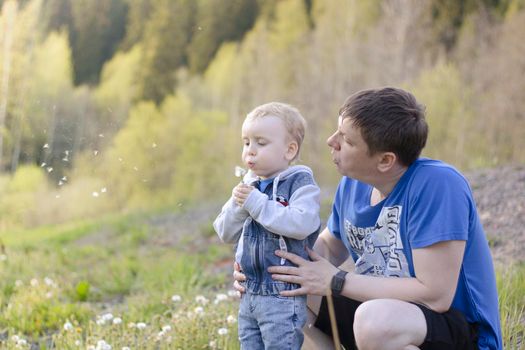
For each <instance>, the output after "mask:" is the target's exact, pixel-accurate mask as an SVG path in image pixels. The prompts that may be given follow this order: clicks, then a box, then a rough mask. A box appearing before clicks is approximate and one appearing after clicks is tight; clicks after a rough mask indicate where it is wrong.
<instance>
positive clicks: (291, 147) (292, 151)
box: [285, 141, 299, 162]
mask: <svg viewBox="0 0 525 350" xmlns="http://www.w3.org/2000/svg"><path fill="white" fill-rule="evenodd" d="M298 151H299V146H298V145H297V142H295V141H291V142H288V149H287V150H286V154H285V158H286V160H288V161H289V162H291V161H292V160H293V159H294V158H295V156H296V155H297V152H298Z"/></svg>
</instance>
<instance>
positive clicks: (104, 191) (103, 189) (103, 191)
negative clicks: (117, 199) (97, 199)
mask: <svg viewBox="0 0 525 350" xmlns="http://www.w3.org/2000/svg"><path fill="white" fill-rule="evenodd" d="M107 191H108V190H107V189H106V188H105V187H102V188H101V189H100V192H102V193H106V192H107Z"/></svg>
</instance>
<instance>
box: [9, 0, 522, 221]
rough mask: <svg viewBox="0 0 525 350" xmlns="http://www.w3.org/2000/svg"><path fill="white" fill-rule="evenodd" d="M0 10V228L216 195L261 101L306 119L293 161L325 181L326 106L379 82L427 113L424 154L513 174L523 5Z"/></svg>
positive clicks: (305, 1)
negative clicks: (506, 168)
mask: <svg viewBox="0 0 525 350" xmlns="http://www.w3.org/2000/svg"><path fill="white" fill-rule="evenodd" d="M0 6H1V17H0V26H1V28H2V30H1V33H0V43H1V45H0V231H5V230H13V229H22V228H32V227H38V226H41V225H49V224H58V223H64V222H68V221H72V220H79V219H83V218H89V217H97V216H99V215H103V214H107V213H118V212H132V211H136V210H157V209H160V208H169V207H177V206H180V205H183V204H184V205H185V204H189V205H191V204H196V203H199V202H200V201H204V200H209V199H213V198H224V197H225V196H226V195H227V194H229V193H230V190H231V187H232V186H233V185H234V184H235V182H236V181H237V180H236V179H235V177H234V176H233V168H234V167H235V165H237V164H238V163H240V150H241V140H240V126H241V123H242V120H243V118H244V116H245V115H246V113H248V112H249V111H250V110H251V109H252V108H253V107H255V106H256V105H258V104H261V103H264V102H268V101H273V100H275V101H282V102H287V103H291V104H293V105H296V106H297V107H298V108H299V109H300V110H301V112H302V113H303V115H304V116H305V117H306V119H307V121H308V130H307V135H306V140H305V146H304V148H303V151H302V156H301V162H304V163H305V164H307V165H309V166H311V167H312V168H313V170H314V173H315V174H316V178H317V180H318V182H319V183H320V184H321V185H334V184H335V183H336V181H337V179H338V175H337V173H336V172H335V170H334V168H333V166H332V165H331V160H330V156H329V152H328V148H327V147H326V144H325V140H326V138H327V137H328V136H329V135H330V132H331V131H332V129H333V128H334V126H335V123H336V120H337V112H338V109H339V107H340V105H341V104H342V102H343V101H344V99H345V98H346V97H347V96H348V95H350V94H351V93H353V92H356V91H358V90H361V89H364V88H371V87H378V86H400V87H403V88H405V89H408V90H409V91H411V92H413V93H414V95H415V96H416V97H417V98H418V99H419V100H420V101H421V102H422V103H423V104H425V105H426V112H427V120H428V123H429V125H430V136H429V141H428V143H427V147H426V149H425V151H424V155H425V156H429V157H435V158H440V159H443V160H445V161H447V162H450V163H451V164H453V165H454V166H456V167H457V168H459V169H460V170H471V169H477V168H494V167H498V166H501V165H505V164H512V163H520V164H523V163H525V153H524V152H523V151H522V150H523V149H525V41H524V40H523V38H524V34H525V1H523V0H462V1H457V0H389V1H380V0H370V1H358V0H345V1H342V0H340V1H335V0H333V1H332V0H330V1H323V0H197V1H193V0H3V1H0ZM230 174H231V175H230Z"/></svg>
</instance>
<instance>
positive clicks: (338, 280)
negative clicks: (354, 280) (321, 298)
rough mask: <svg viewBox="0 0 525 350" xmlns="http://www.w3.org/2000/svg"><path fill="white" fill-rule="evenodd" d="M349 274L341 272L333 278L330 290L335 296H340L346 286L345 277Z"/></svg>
mask: <svg viewBox="0 0 525 350" xmlns="http://www.w3.org/2000/svg"><path fill="white" fill-rule="evenodd" d="M347 273H348V272H346V271H343V270H339V272H337V273H336V274H335V275H334V277H332V282H331V283H330V288H331V289H332V295H333V296H336V297H337V296H339V295H340V294H341V291H342V290H343V286H344V285H345V277H346V274H347Z"/></svg>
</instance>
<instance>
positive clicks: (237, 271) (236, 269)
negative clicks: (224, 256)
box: [233, 262, 246, 293]
mask: <svg viewBox="0 0 525 350" xmlns="http://www.w3.org/2000/svg"><path fill="white" fill-rule="evenodd" d="M233 279H234V282H233V289H235V290H236V291H238V292H239V293H244V292H245V291H246V290H245V289H244V287H243V286H241V283H240V282H243V281H246V276H245V275H244V274H243V273H242V272H241V265H239V263H238V262H234V263H233Z"/></svg>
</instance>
